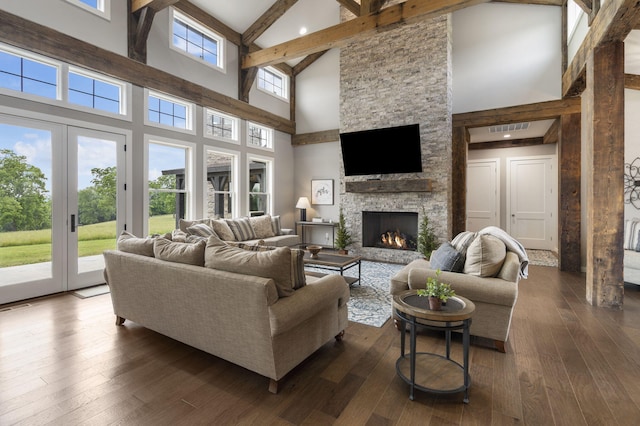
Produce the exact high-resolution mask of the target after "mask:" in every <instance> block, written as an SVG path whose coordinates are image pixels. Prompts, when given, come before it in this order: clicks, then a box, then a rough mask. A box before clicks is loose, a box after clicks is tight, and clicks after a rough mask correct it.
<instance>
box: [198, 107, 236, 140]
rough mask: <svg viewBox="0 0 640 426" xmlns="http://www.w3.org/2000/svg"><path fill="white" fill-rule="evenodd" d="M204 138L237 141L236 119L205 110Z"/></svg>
mask: <svg viewBox="0 0 640 426" xmlns="http://www.w3.org/2000/svg"><path fill="white" fill-rule="evenodd" d="M204 122H205V130H204V135H205V137H210V138H216V139H223V140H226V141H229V142H237V141H238V119H237V118H236V117H232V116H230V115H227V114H223V113H221V112H219V111H215V110H212V109H208V108H205V119H204Z"/></svg>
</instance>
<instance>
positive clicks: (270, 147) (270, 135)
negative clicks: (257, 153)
mask: <svg viewBox="0 0 640 426" xmlns="http://www.w3.org/2000/svg"><path fill="white" fill-rule="evenodd" d="M252 126H253V127H257V128H259V129H261V130H264V131H266V132H267V140H266V142H267V146H258V145H254V144H252V143H250V140H251V127H252ZM275 133H276V132H275V130H274V129H272V128H270V127H267V126H263V125H262V124H258V123H254V122H253V121H248V120H247V136H246V145H247V147H249V148H255V149H262V150H265V151H272V152H273V151H275V149H274V145H275ZM261 140H262V139H261Z"/></svg>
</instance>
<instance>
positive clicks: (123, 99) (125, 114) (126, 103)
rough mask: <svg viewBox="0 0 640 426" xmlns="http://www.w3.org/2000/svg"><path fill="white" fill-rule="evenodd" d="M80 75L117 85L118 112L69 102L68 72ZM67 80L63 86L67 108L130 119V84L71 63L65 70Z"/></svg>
mask: <svg viewBox="0 0 640 426" xmlns="http://www.w3.org/2000/svg"><path fill="white" fill-rule="evenodd" d="M71 73H73V74H76V75H80V76H83V77H86V78H90V79H92V80H96V81H101V82H103V83H106V84H111V85H113V86H116V87H118V89H119V94H120V99H119V103H120V112H119V113H118V114H114V113H112V112H110V111H105V110H102V109H99V108H91V107H87V106H84V105H79V104H75V103H72V102H69V78H70V74H71ZM66 75H67V81H66V87H65V100H66V101H67V104H68V105H69V108H72V109H77V110H79V111H87V112H92V113H95V114H98V115H104V116H107V117H115V118H126V119H127V120H128V121H131V119H132V118H131V116H132V114H131V97H132V96H131V95H130V94H131V84H129V83H125V82H123V81H121V80H116V79H115V78H111V77H108V76H106V75H104V74H99V73H96V72H93V71H89V70H86V69H84V68H79V67H76V66H73V65H69V67H68V70H67V72H66Z"/></svg>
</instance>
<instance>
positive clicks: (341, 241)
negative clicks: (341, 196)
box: [333, 207, 354, 250]
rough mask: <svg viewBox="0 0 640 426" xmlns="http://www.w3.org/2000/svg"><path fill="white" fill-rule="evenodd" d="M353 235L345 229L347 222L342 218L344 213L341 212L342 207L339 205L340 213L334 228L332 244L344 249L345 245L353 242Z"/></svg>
mask: <svg viewBox="0 0 640 426" xmlns="http://www.w3.org/2000/svg"><path fill="white" fill-rule="evenodd" d="M353 242H354V241H353V237H352V236H351V233H350V232H349V230H348V229H347V224H346V222H345V220H344V214H343V213H342V207H340V215H339V216H338V226H337V228H336V238H335V240H334V242H333V245H334V246H335V248H336V249H338V250H345V249H346V248H347V246H349V245H351V244H353Z"/></svg>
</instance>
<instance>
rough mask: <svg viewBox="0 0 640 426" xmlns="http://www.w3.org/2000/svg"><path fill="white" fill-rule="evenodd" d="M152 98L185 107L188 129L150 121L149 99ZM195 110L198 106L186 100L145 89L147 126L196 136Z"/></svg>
mask: <svg viewBox="0 0 640 426" xmlns="http://www.w3.org/2000/svg"><path fill="white" fill-rule="evenodd" d="M150 96H153V97H154V98H158V99H160V100H164V101H167V102H171V103H173V104H177V105H182V106H184V107H185V108H186V112H185V123H186V128H184V129H182V128H180V127H175V126H169V125H166V124H162V123H158V122H156V121H151V120H149V97H150ZM195 109H196V106H195V104H194V103H193V102H188V101H186V100H184V99H181V98H178V97H176V96H172V95H168V94H166V93H162V92H160V91H157V90H153V89H149V88H145V89H144V124H145V126H151V127H158V128H160V129H170V130H173V131H176V132H182V133H188V134H190V135H195V134H196V130H195V126H194V117H195V114H194V112H195Z"/></svg>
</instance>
